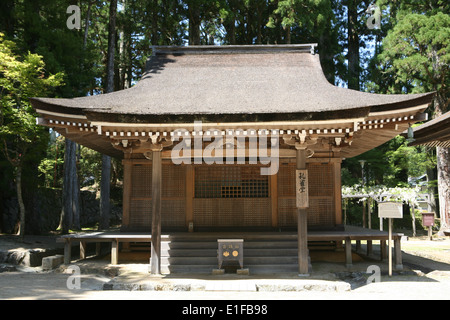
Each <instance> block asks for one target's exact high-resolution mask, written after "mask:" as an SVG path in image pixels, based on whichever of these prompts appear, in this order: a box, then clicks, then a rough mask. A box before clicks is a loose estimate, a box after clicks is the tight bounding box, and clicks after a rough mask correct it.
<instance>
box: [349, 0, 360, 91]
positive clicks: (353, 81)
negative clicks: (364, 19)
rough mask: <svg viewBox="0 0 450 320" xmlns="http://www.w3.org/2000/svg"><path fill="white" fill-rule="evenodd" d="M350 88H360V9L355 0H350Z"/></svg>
mask: <svg viewBox="0 0 450 320" xmlns="http://www.w3.org/2000/svg"><path fill="white" fill-rule="evenodd" d="M347 11H348V18H347V23H348V55H347V59H348V88H349V89H354V90H360V79H359V78H360V72H359V36H358V30H357V23H358V10H357V3H356V1H355V0H348V5H347Z"/></svg>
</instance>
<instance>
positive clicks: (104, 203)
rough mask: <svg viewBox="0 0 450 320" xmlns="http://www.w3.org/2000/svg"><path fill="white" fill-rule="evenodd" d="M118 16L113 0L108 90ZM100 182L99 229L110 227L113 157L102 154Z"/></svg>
mask: <svg viewBox="0 0 450 320" xmlns="http://www.w3.org/2000/svg"><path fill="white" fill-rule="evenodd" d="M116 17H117V0H112V1H111V4H110V7H109V30H108V67H107V78H106V79H107V82H106V92H107V93H110V92H113V91H114V57H115V51H116ZM101 179H102V180H101V183H100V221H99V229H107V228H109V219H110V211H111V206H110V179H111V157H110V156H107V155H103V156H102V178H101Z"/></svg>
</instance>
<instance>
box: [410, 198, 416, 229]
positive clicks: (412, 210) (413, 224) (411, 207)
mask: <svg viewBox="0 0 450 320" xmlns="http://www.w3.org/2000/svg"><path fill="white" fill-rule="evenodd" d="M409 208H410V213H411V220H412V222H411V223H412V232H413V237H415V236H416V214H415V208H414V205H413V204H411V203H410V204H409Z"/></svg>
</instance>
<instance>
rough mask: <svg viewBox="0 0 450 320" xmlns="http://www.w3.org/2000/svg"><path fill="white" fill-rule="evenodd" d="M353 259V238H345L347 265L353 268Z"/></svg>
mask: <svg viewBox="0 0 450 320" xmlns="http://www.w3.org/2000/svg"><path fill="white" fill-rule="evenodd" d="M352 265H353V261H352V240H351V239H350V238H346V239H345V266H346V267H347V268H351V267H352Z"/></svg>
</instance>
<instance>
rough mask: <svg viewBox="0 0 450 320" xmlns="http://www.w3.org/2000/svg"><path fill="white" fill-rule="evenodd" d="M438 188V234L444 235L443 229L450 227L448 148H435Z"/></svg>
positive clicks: (449, 153) (449, 164)
mask: <svg viewBox="0 0 450 320" xmlns="http://www.w3.org/2000/svg"><path fill="white" fill-rule="evenodd" d="M436 159H437V169H438V190H439V216H440V218H441V227H440V230H439V235H444V230H446V229H449V228H450V170H449V166H450V149H449V148H442V147H437V148H436Z"/></svg>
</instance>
